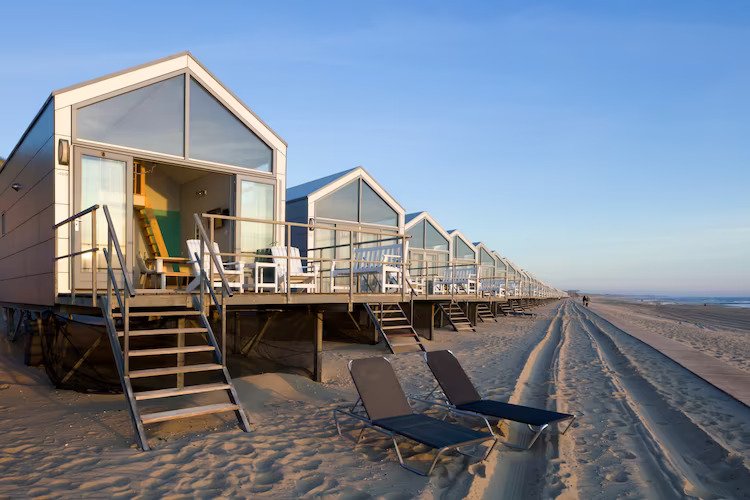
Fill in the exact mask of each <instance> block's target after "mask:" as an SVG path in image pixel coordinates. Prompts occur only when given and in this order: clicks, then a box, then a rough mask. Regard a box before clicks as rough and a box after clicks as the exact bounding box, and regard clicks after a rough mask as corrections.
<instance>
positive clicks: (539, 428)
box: [409, 349, 576, 451]
mask: <svg viewBox="0 0 750 500" xmlns="http://www.w3.org/2000/svg"><path fill="white" fill-rule="evenodd" d="M446 350H447V351H448V352H449V353H451V355H453V357H456V355H455V354H454V353H453V351H451V350H450V349H446ZM422 357H423V358H424V361H425V363H427V353H426V352H425V353H423V354H422ZM438 391H439V392H443V390H442V388H441V387H440V383H439V382H438V383H437V384H435V387H434V388H433V389H432V390H431V391H430V392H429V393H428V394H427V395H426V396H424V397H422V398H417V397H414V396H410V397H409V399H411V400H412V401H417V402H420V403H424V404H427V405H430V406H437V407H441V408H444V409H445V410H447V411H448V413H449V414H455V415H462V416H468V417H475V418H479V419H481V420H482V421H483V422H484V423H485V425H486V426H487V428H488V429H489V431H490V432H491V433H492V435H493V436H495V437H496V438H498V440H499V439H500V436H499V435H498V434H497V433H496V432H495V429H494V427H493V426H492V425H491V424H490V420H492V421H495V422H496V423H499V422H500V421H502V420H509V421H511V422H516V421H515V420H511V419H509V418H500V417H494V416H492V415H485V414H484V413H479V412H475V411H469V410H462V409H460V408H457V407H456V406H455V405H453V404H451V402H450V401H449V400H448V397H447V396H445V399H444V400H443V401H438V400H437V399H436V398H435V399H430V398H431V397H433V395H434V394H435V393H436V392H438ZM443 395H445V393H444V392H443ZM575 419H576V415H571V416H570V417H568V418H563V419H560V420H557V421H555V422H551V423H554V424H560V423H562V422H565V421H566V420H568V421H569V422H568V425H566V426H565V428H564V429H563V430H562V432H560V435H564V434H565V433H566V432H568V429H570V426H571V425H573V422H575ZM518 423H521V424H523V422H518ZM524 425H526V426H527V427H528V428H529V430H530V431H531V432H533V433H534V435H533V437H532V438H531V441H530V442H529V444H528V445H526V446H522V445H519V444H515V443H510V442H508V441H502V440H501V441H500V443H502V444H503V445H505V446H507V447H508V448H512V449H514V450H523V451H525V450H529V449H531V447H532V446H534V443H535V442H536V440H537V439H538V438H539V436H541V434H542V433H543V432H544V431H545V430H547V429H550V428H551V427H550V424H543V425H531V424H524Z"/></svg>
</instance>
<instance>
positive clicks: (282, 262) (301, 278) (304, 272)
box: [271, 247, 318, 293]
mask: <svg viewBox="0 0 750 500" xmlns="http://www.w3.org/2000/svg"><path fill="white" fill-rule="evenodd" d="M289 253H290V255H289V257H290V258H289V259H286V258H284V257H286V247H271V255H273V262H274V264H276V273H277V274H276V275H277V278H278V280H279V285H282V286H283V287H285V286H286V269H287V260H288V261H289V288H290V289H291V290H305V291H306V292H307V293H314V292H315V290H316V288H317V286H318V273H317V272H316V270H315V266H314V265H312V264H308V265H307V266H303V265H302V257H300V254H299V248H297V247H290V248H289Z"/></svg>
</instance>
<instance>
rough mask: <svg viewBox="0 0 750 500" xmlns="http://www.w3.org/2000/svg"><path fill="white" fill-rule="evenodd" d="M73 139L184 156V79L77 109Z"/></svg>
mask: <svg viewBox="0 0 750 500" xmlns="http://www.w3.org/2000/svg"><path fill="white" fill-rule="evenodd" d="M76 138H79V139H85V140H89V141H94V142H103V143H106V144H115V145H120V146H126V147H129V148H134V149H143V150H146V151H155V152H158V153H166V154H169V155H175V156H184V145H185V77H184V76H183V75H180V76H175V77H172V78H168V79H166V80H162V81H160V82H157V83H152V84H151V85H147V86H145V87H141V88H139V89H136V90H131V91H130V92H126V93H124V94H120V95H117V96H114V97H110V98H109V99H105V100H103V101H99V102H96V103H94V104H90V105H88V106H84V107H82V108H79V109H78V111H77V113H76Z"/></svg>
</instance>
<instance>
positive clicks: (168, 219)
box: [140, 165, 185, 257]
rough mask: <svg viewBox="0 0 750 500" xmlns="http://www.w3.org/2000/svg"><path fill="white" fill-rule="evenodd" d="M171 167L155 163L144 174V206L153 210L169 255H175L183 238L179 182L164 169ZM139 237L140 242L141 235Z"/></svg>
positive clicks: (182, 242) (180, 248)
mask: <svg viewBox="0 0 750 500" xmlns="http://www.w3.org/2000/svg"><path fill="white" fill-rule="evenodd" d="M173 168H174V167H169V166H161V165H156V167H155V168H153V170H152V171H150V172H149V173H148V174H146V207H148V208H150V209H151V210H153V212H154V217H156V220H157V222H158V223H159V229H160V230H161V234H162V236H163V237H164V244H165V245H166V247H167V251H168V252H169V255H170V256H172V257H177V256H180V255H181V252H182V250H183V248H182V247H183V246H184V245H185V242H184V240H185V238H183V232H182V222H181V217H182V215H181V207H182V203H181V196H182V192H181V190H180V184H178V183H177V182H175V181H174V179H172V178H171V177H170V176H169V175H167V174H166V173H165V170H166V169H173ZM140 239H141V242H140V244H142V243H143V242H142V240H143V236H141V237H140ZM140 248H144V247H143V246H141V247H140Z"/></svg>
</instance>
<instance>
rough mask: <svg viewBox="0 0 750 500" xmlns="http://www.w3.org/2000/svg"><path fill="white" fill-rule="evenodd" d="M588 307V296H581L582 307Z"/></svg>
mask: <svg viewBox="0 0 750 500" xmlns="http://www.w3.org/2000/svg"><path fill="white" fill-rule="evenodd" d="M588 306H589V296H588V295H584V296H583V307H588Z"/></svg>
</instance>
